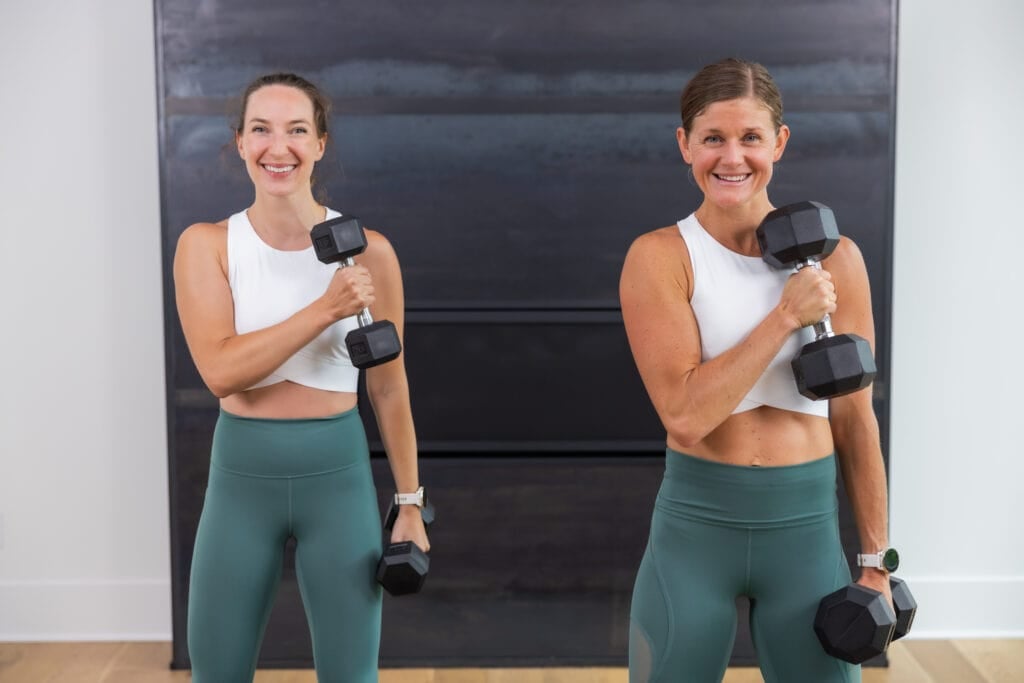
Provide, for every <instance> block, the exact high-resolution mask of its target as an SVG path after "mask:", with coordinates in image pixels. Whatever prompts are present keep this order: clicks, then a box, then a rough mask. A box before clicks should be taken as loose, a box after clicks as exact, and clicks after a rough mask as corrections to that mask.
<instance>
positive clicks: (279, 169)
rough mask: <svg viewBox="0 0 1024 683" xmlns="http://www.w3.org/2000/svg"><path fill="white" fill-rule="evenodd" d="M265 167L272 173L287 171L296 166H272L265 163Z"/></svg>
mask: <svg viewBox="0 0 1024 683" xmlns="http://www.w3.org/2000/svg"><path fill="white" fill-rule="evenodd" d="M263 168H265V169H267V170H268V171H270V172H271V173H287V172H288V171H290V170H292V169H293V168H295V166H294V165H292V166H270V165H268V164H264V165H263Z"/></svg>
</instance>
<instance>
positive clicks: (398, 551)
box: [377, 489, 434, 595]
mask: <svg viewBox="0 0 1024 683" xmlns="http://www.w3.org/2000/svg"><path fill="white" fill-rule="evenodd" d="M421 491H422V489H421ZM422 503H423V505H422V506H421V507H420V515H422V517H423V526H425V527H426V528H428V529H429V528H430V525H431V524H433V523H434V506H433V505H432V504H431V502H430V501H429V500H427V499H426V498H424V499H422ZM397 520H398V505H397V504H396V503H395V502H394V501H392V502H391V505H390V506H389V507H388V512H387V514H386V515H385V516H384V531H385V532H390V531H391V530H392V529H393V528H394V526H395V522H396V521H397ZM429 571H430V556H429V555H427V554H426V553H425V552H423V551H422V550H420V547H419V546H418V545H416V544H415V543H413V542H412V541H400V542H399V543H389V544H387V547H385V548H384V554H383V555H382V556H381V558H380V562H378V563H377V583H379V584H380V585H381V586H383V587H384V590H386V591H387V592H388V593H390V594H391V595H407V594H409V593H418V592H419V591H420V589H421V588H423V582H424V581H426V580H427V573H428V572H429Z"/></svg>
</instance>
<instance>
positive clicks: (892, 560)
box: [882, 548, 900, 572]
mask: <svg viewBox="0 0 1024 683" xmlns="http://www.w3.org/2000/svg"><path fill="white" fill-rule="evenodd" d="M882 566H883V567H885V571H887V572H894V571H896V569H897V568H898V567H899V566H900V554H899V553H898V552H896V549H895V548H889V549H888V550H886V551H885V554H884V555H882Z"/></svg>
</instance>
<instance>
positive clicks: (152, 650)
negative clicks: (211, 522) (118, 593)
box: [0, 640, 1024, 683]
mask: <svg viewBox="0 0 1024 683" xmlns="http://www.w3.org/2000/svg"><path fill="white" fill-rule="evenodd" d="M889 654H890V666H889V668H887V669H865V670H864V679H863V683H1016V682H1018V681H1024V640H955V641H952V640H914V641H909V642H899V643H895V644H894V645H893V646H892V647H891V648H890V649H889ZM170 659H171V644H170V643H167V642H154V643H136V642H132V643H0V681H3V683H181V682H184V681H189V680H191V674H190V673H189V672H188V671H171V670H170V669H169V668H168V662H170ZM627 680H628V675H627V673H626V670H625V669H623V668H576V669H569V668H550V669H387V670H383V671H381V673H380V683H627ZM763 681H764V679H763V678H762V677H761V672H760V671H759V670H758V669H756V668H732V669H729V671H728V672H726V675H725V678H724V679H723V683H763ZM254 683H316V674H315V673H314V672H313V671H311V670H307V669H303V670H284V669H280V670H261V671H258V672H257V673H256V678H255V679H254Z"/></svg>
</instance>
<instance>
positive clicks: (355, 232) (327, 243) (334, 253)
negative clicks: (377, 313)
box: [310, 216, 402, 369]
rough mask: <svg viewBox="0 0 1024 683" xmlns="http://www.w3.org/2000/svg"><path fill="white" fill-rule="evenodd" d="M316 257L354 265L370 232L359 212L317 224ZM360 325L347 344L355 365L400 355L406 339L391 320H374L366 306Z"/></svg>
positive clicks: (314, 232)
mask: <svg viewBox="0 0 1024 683" xmlns="http://www.w3.org/2000/svg"><path fill="white" fill-rule="evenodd" d="M310 237H311V238H312V240H313V250H314V251H315V252H316V257H317V258H318V259H319V260H320V261H321V262H323V263H339V264H340V267H342V268H344V267H347V266H354V265H355V263H356V262H355V260H354V257H355V256H356V255H358V254H361V253H363V252H364V251H365V250H366V233H365V231H364V230H363V224H362V222H360V220H359V219H358V218H356V217H355V216H341V217H339V218H332V219H331V220H329V221H324V222H323V223H317V224H316V225H314V226H313V230H312V232H311V233H310ZM356 320H357V321H358V322H359V327H358V328H356V329H354V330H352V331H351V332H349V333H348V334H347V335H345V346H346V347H348V356H349V358H350V359H351V360H352V365H354V366H356V367H357V368H360V369H366V368H372V367H373V366H374V365H380V364H381V363H386V362H388V361H389V360H393V359H395V358H398V355H399V354H400V353H402V342H401V341H399V339H398V330H397V329H395V325H394V323H392V322H391V321H389V320H378V321H376V322H374V321H373V320H372V319H371V318H370V313H369V311H367V310H366V309H365V308H364V309H363V310H361V311H360V312H359V314H358V316H357V317H356Z"/></svg>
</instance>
